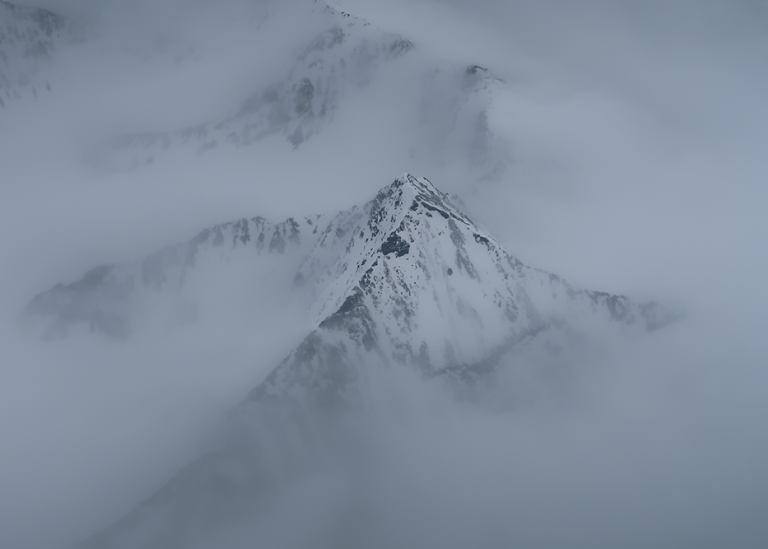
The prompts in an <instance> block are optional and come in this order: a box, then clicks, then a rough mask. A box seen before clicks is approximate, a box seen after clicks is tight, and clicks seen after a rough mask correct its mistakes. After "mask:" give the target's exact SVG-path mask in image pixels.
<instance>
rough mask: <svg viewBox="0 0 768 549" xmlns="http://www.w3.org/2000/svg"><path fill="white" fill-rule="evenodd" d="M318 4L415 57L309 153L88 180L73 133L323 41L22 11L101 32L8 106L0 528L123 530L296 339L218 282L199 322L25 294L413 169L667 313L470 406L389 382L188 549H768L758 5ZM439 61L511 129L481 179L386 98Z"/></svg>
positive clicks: (48, 537)
mask: <svg viewBox="0 0 768 549" xmlns="http://www.w3.org/2000/svg"><path fill="white" fill-rule="evenodd" d="M25 3H29V2H25ZM340 3H341V4H343V6H342V7H343V8H345V9H348V10H349V11H350V12H352V13H353V14H356V15H361V16H364V17H368V18H369V19H371V20H372V21H374V22H376V23H377V24H379V25H380V26H381V27H383V28H385V29H387V30H392V31H397V32H401V33H403V34H404V35H405V36H407V37H408V38H409V39H410V40H411V41H412V42H413V43H414V44H415V45H416V50H415V54H414V60H413V61H409V60H407V59H406V60H405V62H404V63H402V64H400V65H397V64H396V65H394V66H392V67H387V68H385V69H382V72H381V73H380V74H379V75H378V77H377V78H374V79H373V80H372V83H371V84H370V86H369V87H368V88H366V89H365V90H364V91H363V92H360V95H356V96H354V100H353V101H351V102H350V103H349V105H348V108H347V110H346V111H344V112H343V113H341V114H340V115H339V117H338V119H337V120H335V122H334V125H329V126H328V127H327V128H325V129H324V130H323V133H322V134H320V135H318V136H317V138H316V139H313V140H310V141H307V142H306V143H304V144H303V145H302V147H301V148H300V149H298V150H293V148H292V147H291V146H290V145H289V144H287V143H286V142H285V141H284V140H282V139H278V138H274V139H272V138H270V139H267V140H265V141H264V142H262V143H259V144H258V145H256V146H254V147H252V148H242V149H233V150H223V149H220V150H218V151H215V152H214V153H211V154H205V155H202V156H195V154H194V153H193V154H187V153H186V152H185V151H183V150H181V151H172V152H171V153H170V154H169V156H168V157H167V158H164V159H158V161H157V162H156V164H154V165H153V166H151V167H149V168H147V169H146V170H143V171H142V170H136V171H134V172H129V173H117V174H111V175H105V176H102V175H97V174H94V173H93V171H92V170H91V169H89V168H88V167H87V166H84V165H83V163H82V158H83V155H84V154H85V151H87V150H89V147H91V146H92V145H93V144H94V143H98V142H99V141H100V140H101V139H105V136H113V135H114V134H119V133H121V132H126V131H150V130H165V129H173V128H176V127H179V126H185V125H188V124H195V123H199V122H201V121H206V120H209V119H214V118H216V117H217V116H219V115H221V114H222V113H225V112H227V111H228V110H229V109H231V108H233V107H232V105H238V104H239V102H240V101H242V100H243V98H245V97H247V96H248V94H249V93H250V92H251V90H253V89H254V88H258V87H259V86H261V85H263V84H265V83H269V82H271V81H272V79H273V77H276V76H275V75H280V74H282V73H281V71H282V70H283V67H282V63H284V62H287V61H285V60H286V59H293V55H294V53H295V51H296V48H298V47H299V45H300V44H302V43H303V41H304V39H305V36H304V35H303V34H302V33H304V32H309V31H308V30H307V28H309V29H310V30H311V31H312V32H314V30H316V29H315V28H314V27H313V26H312V24H310V23H307V27H303V26H302V25H301V24H297V25H295V26H293V27H290V29H291V30H290V32H288V31H285V27H283V26H281V25H280V24H278V25H276V26H275V27H269V26H268V25H266V26H265V28H267V29H272V30H270V31H269V32H270V33H272V34H269V35H267V36H263V35H258V34H257V33H254V32H253V29H254V28H255V27H256V26H258V25H259V23H260V21H261V19H260V17H264V15H265V14H269V13H273V14H274V17H285V18H286V19H285V20H286V21H289V20H290V17H289V16H290V14H287V13H284V12H280V11H279V10H276V9H273V7H271V4H269V3H268V2H255V3H248V2H234V1H233V2H231V3H227V6H228V7H227V9H226V10H218V9H215V8H214V7H213V6H212V5H210V4H207V3H205V2H202V1H200V2H152V3H150V2H141V3H121V2H113V3H112V4H109V5H107V4H103V5H100V4H99V3H97V2H89V1H82V2H65V1H64V0H62V1H60V2H54V1H52V0H51V1H49V2H46V3H45V4H44V7H47V8H49V9H61V11H62V12H65V13H67V14H71V15H72V16H73V17H74V16H83V17H85V18H86V19H88V20H90V21H96V22H97V23H94V24H96V25H97V26H96V27H95V28H96V29H100V31H99V33H97V35H98V36H99V38H98V39H97V40H100V41H97V42H95V43H96V44H97V45H98V46H99V47H97V48H90V47H89V46H88V44H87V43H86V44H76V45H73V46H72V49H70V50H67V51H64V52H62V53H61V56H60V58H59V59H60V62H61V63H60V65H58V66H59V68H60V70H61V71H62V73H61V74H63V75H64V76H61V77H60V78H59V79H58V80H56V81H55V82H53V86H52V87H53V89H54V92H55V93H51V94H49V95H45V94H41V95H40V97H39V98H37V99H35V100H32V99H25V100H23V101H19V102H17V103H14V104H12V105H11V104H9V105H8V106H7V108H5V109H0V234H2V235H3V236H2V238H0V258H1V259H0V546H2V547H8V548H11V549H13V548H29V549H48V548H51V549H53V548H62V547H68V546H70V545H71V544H73V543H75V542H78V541H80V540H82V539H85V538H87V537H89V536H91V535H93V534H94V533H95V532H97V531H99V530H101V529H103V528H106V527H108V526H110V525H111V524H113V523H114V522H115V521H116V520H118V519H119V518H120V517H122V516H124V515H125V513H126V512H128V511H129V510H130V509H131V508H133V507H134V506H135V505H136V504H138V503H140V502H141V501H143V500H145V499H146V498H147V497H149V496H151V495H152V494H153V493H154V492H155V490H157V489H158V488H160V487H161V486H162V485H163V484H164V483H165V482H166V481H167V480H168V479H169V478H170V477H171V476H172V475H173V474H175V473H176V472H177V471H178V470H179V469H180V468H181V467H183V466H184V465H185V464H187V463H190V462H192V461H193V460H195V459H196V458H198V457H199V456H201V455H203V454H205V453H206V452H208V451H211V450H212V449H213V448H216V447H217V444H218V443H219V442H220V432H221V429H220V427H221V424H222V422H223V421H224V420H225V416H226V414H227V412H228V410H230V409H231V407H232V406H234V405H235V404H236V403H238V402H239V401H240V400H241V399H242V398H243V397H244V396H245V395H246V394H247V393H248V392H249V391H250V390H251V389H253V388H254V387H255V386H256V385H257V384H258V383H259V382H260V381H262V380H263V379H264V377H265V376H266V375H267V374H268V373H269V372H270V371H271V369H272V368H273V367H275V366H276V365H277V364H278V363H279V362H280V360H282V358H284V357H285V356H286V355H287V353H288V352H290V350H291V349H292V348H294V347H295V345H296V344H297V343H298V342H299V341H300V340H301V338H302V337H303V336H304V335H305V331H306V330H305V325H304V324H303V323H304V322H305V321H306V318H305V313H304V311H303V310H302V309H301V306H300V304H299V303H297V302H296V301H295V300H294V299H293V298H294V296H291V295H283V293H282V292H270V290H269V288H266V289H264V288H260V289H259V291H258V292H255V293H254V294H253V295H250V296H247V299H240V296H233V295H229V294H227V292H226V291H225V290H226V289H224V290H222V289H221V288H211V289H210V292H209V294H210V299H209V300H207V301H206V303H208V304H210V305H211V307H212V309H211V311H212V314H211V316H209V317H206V320H205V321H201V322H199V323H195V324H191V325H187V326H184V327H181V328H176V329H169V330H166V331H162V330H161V331H160V332H159V333H156V334H155V333H153V334H144V335H143V336H141V337H138V338H135V339H130V340H128V341H123V342H108V341H104V340H102V339H99V338H97V337H95V336H94V334H89V333H86V332H87V330H85V329H83V330H82V332H76V333H73V334H71V336H70V337H69V338H67V339H65V340H55V341H39V340H37V339H35V338H33V337H31V336H30V335H29V334H26V335H25V334H24V333H23V331H22V330H21V328H20V326H19V323H18V316H19V314H20V313H21V312H22V311H23V310H24V308H25V307H26V304H27V303H28V302H29V300H30V299H31V298H33V297H34V296H35V295H36V294H37V293H38V292H40V291H42V290H45V289H48V288H50V287H52V286H53V285H55V284H56V283H58V282H64V283H69V282H72V281H74V280H76V279H78V278H79V277H80V276H82V274H83V273H84V272H86V271H87V270H88V269H90V268H92V267H94V266H96V265H100V264H105V263H112V262H125V261H131V260H135V259H138V258H141V257H144V255H146V254H147V253H150V252H153V251H156V250H158V249H161V248H162V247H164V246H166V245H169V244H173V243H176V242H182V241H185V240H187V239H190V238H192V237H193V236H194V235H195V234H197V233H198V232H199V231H200V230H201V229H203V228H205V227H208V226H211V225H214V224H216V223H220V222H224V221H230V220H235V219H238V218H240V217H244V216H248V217H251V216H256V215H262V216H265V217H267V218H269V219H270V220H271V221H275V222H278V221H282V220H284V219H285V218H287V217H288V216H292V215H296V216H298V215H306V214H310V213H333V212H335V211H338V210H340V209H342V208H348V207H350V206H351V205H352V204H355V203H358V202H361V201H363V200H366V199H368V198H370V197H371V195H372V193H375V192H376V190H377V189H379V188H380V187H382V186H383V185H385V184H387V183H389V182H390V181H391V180H392V179H393V178H394V177H395V176H397V175H399V174H400V173H402V172H403V171H405V170H413V171H415V172H417V173H418V174H419V175H425V176H427V177H430V179H432V180H433V181H434V182H435V184H437V185H438V186H439V187H441V188H443V189H444V190H450V191H452V192H457V193H458V194H460V195H461V197H462V199H463V200H464V201H465V202H466V204H467V206H468V208H469V213H470V214H472V216H473V218H474V219H475V221H477V222H478V223H479V224H480V225H481V226H483V227H485V228H487V229H488V230H489V231H490V232H491V233H492V234H494V235H496V237H497V238H498V239H499V240H500V241H501V242H502V243H503V244H504V245H505V246H506V247H507V249H508V250H509V251H510V252H511V253H512V254H516V255H519V256H520V257H521V258H522V259H524V260H526V261H528V262H530V263H531V264H533V265H536V266H539V267H542V268H546V269H547V270H549V271H552V272H555V273H557V274H559V275H562V276H563V277H565V278H567V279H568V280H570V281H572V282H574V283H575V284H578V285H579V286H583V287H588V288H591V289H595V290H605V291H610V292H616V293H627V294H628V295H629V296H630V297H633V298H636V299H637V300H638V301H642V300H645V299H656V300H658V301H661V302H662V303H667V304H671V305H672V307H674V308H675V309H682V310H685V311H686V316H685V318H683V319H681V320H680V321H678V322H677V323H675V324H673V325H670V326H668V327H667V328H665V329H663V330H660V331H657V332H654V333H652V334H649V335H647V336H643V337H640V336H636V335H627V334H605V336H604V337H603V338H601V339H600V340H599V341H598V343H596V344H595V345H594V347H589V348H588V349H585V350H583V352H581V353H578V354H565V355H564V356H561V357H559V358H555V359H552V360H551V361H549V362H545V363H541V362H533V363H532V362H531V361H529V360H527V359H526V358H524V357H521V358H518V359H516V360H515V361H512V360H510V362H509V364H505V370H504V372H505V373H504V374H503V375H501V376H500V378H499V379H498V381H497V383H496V384H495V386H494V387H490V388H486V389H485V391H486V392H484V393H482V395H483V397H482V398H476V397H477V395H475V398H469V399H467V398H464V399H462V398H456V397H455V396H454V395H452V394H450V393H448V392H446V391H444V390H443V389H442V388H440V385H439V384H438V383H431V384H423V383H422V382H421V381H420V380H418V379H417V378H415V377H410V376H404V378H402V379H401V378H398V377H396V376H395V378H394V379H389V380H388V381H387V382H388V383H389V384H390V385H389V386H387V387H388V389H387V390H388V391H389V392H388V393H387V392H386V391H385V396H382V397H381V402H378V401H377V403H376V406H372V409H371V410H368V411H367V415H365V416H364V417H363V418H362V419H360V423H359V424H358V427H357V428H358V429H359V431H355V432H356V433H359V432H362V433H364V434H363V435H360V438H358V439H356V440H357V442H356V445H352V446H351V447H349V448H348V447H341V448H338V449H334V452H335V454H334V453H332V455H331V456H330V457H329V458H328V459H327V461H323V462H321V463H320V465H318V467H317V469H316V470H313V471H311V472H310V473H307V474H306V475H305V476H302V477H300V478H299V479H298V480H295V481H292V482H290V483H286V485H285V486H284V487H283V489H282V490H281V491H280V495H279V496H276V498H275V499H274V500H272V502H271V504H270V505H271V507H270V508H269V510H268V511H267V512H265V513H264V514H263V515H261V516H260V518H259V520H258V521H256V522H254V524H251V525H250V526H249V525H245V526H239V527H238V528H233V529H232V530H231V531H227V532H218V533H212V534H211V539H210V540H208V539H201V541H200V543H201V547H217V548H219V547H220V548H230V547H231V548H232V549H235V548H240V547H252V546H254V545H256V544H261V546H264V547H313V548H316V547H324V546H327V547H360V546H364V547H433V546H435V547H437V546H442V547H469V546H473V547H509V546H515V547H520V548H532V549H533V548H539V547H541V548H544V547H585V548H586V547H590V548H596V547H606V548H607V547H617V546H620V547H629V548H632V547H638V548H640V547H670V548H673V547H674V548H678V547H688V546H690V547H701V548H707V547H712V548H720V547H724V546H733V547H744V548H752V547H754V548H762V547H765V546H766V543H768V527H766V524H765V520H764V517H765V516H766V515H768V468H767V467H766V465H765V464H766V463H768V436H766V434H765V422H766V420H768V404H767V403H768V399H766V398H765V395H766V392H768V371H767V370H766V364H768V352H766V349H765V344H764V333H763V332H764V327H765V323H766V322H765V311H766V310H768V292H767V291H766V289H765V281H766V280H768V258H767V257H766V256H767V254H766V252H765V249H764V248H765V245H764V240H765V237H764V235H765V234H768V222H767V221H766V216H765V215H764V209H765V208H764V205H765V204H766V203H768V191H767V190H766V186H765V179H766V174H768V161H766V155H765V150H768V142H767V140H766V136H765V131H764V128H765V127H766V123H768V111H766V107H765V101H764V98H765V97H766V96H768V81H767V80H766V75H768V71H765V70H764V69H765V66H766V62H768V39H767V38H766V31H765V29H766V12H765V8H764V6H763V5H762V4H760V3H759V2H752V3H750V2H728V3H725V2H704V3H695V5H694V3H692V2H684V1H680V2H651V3H644V4H643V6H642V7H638V6H634V5H632V6H631V5H629V3H628V2H577V3H566V2H543V3H542V2H493V1H490V0H488V1H481V2H472V3H466V2H460V1H459V0H456V1H448V0H446V1H441V2H426V1H425V2H408V3H405V2H386V3H385V2H374V1H372V0H370V1H369V0H348V1H346V2H340ZM41 5H43V4H41ZM292 5H293V4H292ZM281 14H282V15H281ZM98 25H101V26H98ZM136 29H138V30H136ZM169 36H170V39H168V37H169ZM145 38H146V39H145ZM155 39H157V40H155ZM166 39H168V40H166ZM275 41H277V42H275ZM147 44H155V45H153V46H151V47H150V46H147ZM158 44H159V45H158ZM243 44H244V45H243ZM269 44H273V46H271V47H268V45H269ZM274 44H278V46H274ZM155 46H157V47H155ZM148 51H149V52H150V53H151V55H149V56H147V52H148ZM182 53H183V54H184V56H182V57H179V56H180V54H182ZM145 58H146V59H148V60H145ZM438 58H442V59H443V60H450V61H451V62H452V63H455V64H456V66H459V67H464V66H465V65H469V64H480V65H482V66H487V67H489V69H491V70H492V71H493V72H494V74H496V75H498V76H499V78H500V79H502V80H503V81H504V82H505V85H506V86H507V89H508V90H509V91H510V93H508V94H505V95H501V96H500V97H498V100H497V102H496V103H494V107H493V108H492V110H491V113H492V116H490V118H489V120H490V121H491V122H490V123H491V125H492V126H493V127H492V129H493V130H494V131H495V132H496V133H497V134H498V135H500V136H502V137H503V138H504V139H505V140H506V142H507V143H508V145H509V155H510V162H509V165H508V166H507V168H506V171H504V172H503V175H502V176H501V177H499V178H498V179H496V180H493V181H486V182H480V183H476V182H475V181H469V180H466V181H465V180H464V179H462V173H461V172H460V170H459V169H458V168H457V169H454V168H456V166H457V165H458V164H452V163H451V159H450V158H449V159H448V160H444V159H442V160H435V159H433V158H431V157H425V158H412V155H411V154H410V152H409V148H410V146H411V138H412V135H411V134H409V135H403V134H402V133H401V132H402V130H403V128H409V127H411V126H409V125H408V124H409V122H410V117H411V114H412V111H411V110H408V109H410V108H411V107H412V104H411V103H408V102H407V101H406V100H403V102H401V101H400V98H401V97H410V95H408V94H410V93H411V92H410V91H409V90H411V89H420V86H421V85H422V83H421V81H410V80H408V81H403V83H402V85H401V81H400V80H396V78H401V77H403V75H413V74H415V73H416V72H417V71H418V70H420V69H421V68H422V67H423V66H424V64H425V63H426V61H425V59H426V60H427V61H429V62H431V61H432V60H434V59H438ZM57 74H58V73H57ZM193 91H194V92H193ZM400 94H401V95H400ZM371 104H375V105H376V107H377V108H375V109H372V108H370V105H371ZM405 104H407V105H408V108H404V107H403V105H405ZM419 135H421V134H419ZM426 145H428V144H426ZM426 145H425V148H428V147H426ZM447 156H449V157H450V155H447ZM424 169H430V170H433V171H434V172H435V173H432V172H431V171H430V173H422V170H424ZM233 276H236V274H233ZM216 304H218V305H216ZM359 440H362V441H363V442H362V443H359ZM358 443H359V444H358Z"/></svg>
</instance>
